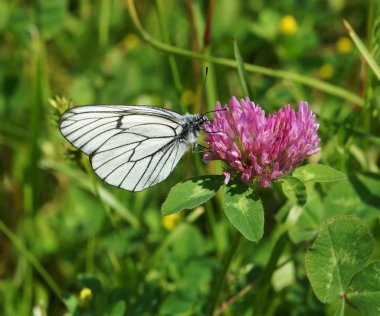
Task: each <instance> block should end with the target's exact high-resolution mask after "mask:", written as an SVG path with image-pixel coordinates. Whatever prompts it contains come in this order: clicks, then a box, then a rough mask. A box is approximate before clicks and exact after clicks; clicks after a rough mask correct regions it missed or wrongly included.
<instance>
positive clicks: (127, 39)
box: [123, 33, 140, 51]
mask: <svg viewBox="0 0 380 316" xmlns="http://www.w3.org/2000/svg"><path fill="white" fill-rule="evenodd" d="M123 44H124V47H125V48H126V49H127V50H128V51H131V50H133V49H135V48H136V47H137V46H139V45H140V38H139V37H138V36H137V35H136V34H133V33H129V34H127V35H125V36H124V38H123Z"/></svg>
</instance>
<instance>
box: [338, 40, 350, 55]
mask: <svg viewBox="0 0 380 316" xmlns="http://www.w3.org/2000/svg"><path fill="white" fill-rule="evenodd" d="M336 49H337V50H338V52H339V53H341V54H347V53H349V52H351V51H352V49H353V44H352V41H351V39H350V38H349V37H347V36H342V37H340V38H339V39H338V41H337V42H336Z"/></svg>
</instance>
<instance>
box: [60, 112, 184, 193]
mask: <svg viewBox="0 0 380 316" xmlns="http://www.w3.org/2000/svg"><path fill="white" fill-rule="evenodd" d="M60 129H61V132H62V134H63V136H64V137H65V138H66V139H67V140H68V141H69V142H70V143H71V144H72V145H74V146H75V147H77V148H79V149H81V150H82V151H83V152H84V153H86V154H88V155H89V156H90V160H91V165H92V168H93V169H94V171H95V173H96V174H97V175H98V176H99V177H100V178H101V179H102V180H104V181H105V182H107V183H109V184H111V185H114V186H117V187H119V188H123V189H125V190H129V191H141V190H143V189H145V188H148V187H151V186H153V185H155V184H157V183H159V182H161V181H163V180H164V179H166V178H167V177H168V176H169V174H170V173H171V171H172V170H173V168H174V167H175V165H176V164H177V163H178V161H179V160H180V158H181V157H182V156H183V154H184V153H185V152H186V151H187V149H188V146H187V144H186V143H184V142H182V141H181V140H180V137H179V135H180V134H181V132H182V131H183V117H182V116H181V115H180V114H178V113H175V112H172V111H169V110H165V109H161V108H155V107H148V106H81V107H77V108H73V109H71V110H69V111H67V112H66V113H64V114H63V116H62V118H61V121H60Z"/></svg>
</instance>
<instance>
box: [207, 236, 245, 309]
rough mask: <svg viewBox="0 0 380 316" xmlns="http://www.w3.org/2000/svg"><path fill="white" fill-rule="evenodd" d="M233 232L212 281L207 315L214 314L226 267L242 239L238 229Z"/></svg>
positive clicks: (226, 270) (228, 266) (227, 267)
mask: <svg viewBox="0 0 380 316" xmlns="http://www.w3.org/2000/svg"><path fill="white" fill-rule="evenodd" d="M234 234H235V235H234V237H233V241H232V244H231V246H230V247H229V250H228V251H227V253H226V256H225V257H224V260H223V265H222V270H221V271H220V272H219V275H218V276H217V278H216V279H215V282H214V284H213V286H212V289H211V297H210V300H209V304H208V306H207V315H208V316H212V315H214V313H215V311H216V309H217V305H218V301H219V297H220V295H221V292H222V290H223V285H224V281H225V279H226V275H227V272H228V269H229V268H230V265H231V262H232V258H233V257H234V255H235V253H236V252H237V250H238V248H239V245H240V241H241V239H242V237H241V234H240V232H239V231H238V230H235V232H234Z"/></svg>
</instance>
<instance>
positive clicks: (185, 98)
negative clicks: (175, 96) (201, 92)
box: [181, 90, 196, 105]
mask: <svg viewBox="0 0 380 316" xmlns="http://www.w3.org/2000/svg"><path fill="white" fill-rule="evenodd" d="M195 100H196V95H195V93H194V92H193V91H191V90H185V91H183V93H182V95H181V102H182V104H184V105H194V104H195Z"/></svg>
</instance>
